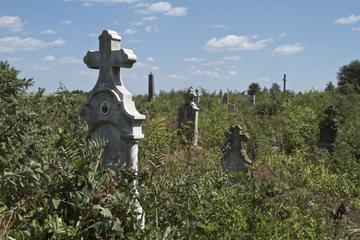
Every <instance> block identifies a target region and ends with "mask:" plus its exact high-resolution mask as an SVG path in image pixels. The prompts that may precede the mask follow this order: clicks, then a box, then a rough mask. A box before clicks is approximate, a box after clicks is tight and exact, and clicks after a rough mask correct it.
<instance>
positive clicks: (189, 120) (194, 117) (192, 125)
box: [178, 87, 199, 147]
mask: <svg viewBox="0 0 360 240" xmlns="http://www.w3.org/2000/svg"><path fill="white" fill-rule="evenodd" d="M196 96H197V95H196V93H195V91H194V89H193V88H192V87H190V88H189V89H188V90H187V93H186V95H185V103H184V105H182V106H181V107H180V108H179V113H178V114H179V115H178V121H179V122H178V123H179V128H180V129H181V131H182V132H183V133H184V134H185V136H186V138H187V140H188V141H189V142H191V143H192V146H194V147H196V146H198V120H199V108H198V106H197V105H196V103H195V101H196Z"/></svg>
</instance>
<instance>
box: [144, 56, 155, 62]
mask: <svg viewBox="0 0 360 240" xmlns="http://www.w3.org/2000/svg"><path fill="white" fill-rule="evenodd" d="M146 61H148V62H153V61H155V59H154V58H153V57H148V58H146Z"/></svg>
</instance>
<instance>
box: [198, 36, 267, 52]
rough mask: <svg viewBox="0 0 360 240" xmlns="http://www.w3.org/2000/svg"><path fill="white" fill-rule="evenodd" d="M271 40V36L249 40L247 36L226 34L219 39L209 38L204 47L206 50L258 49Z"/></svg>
mask: <svg viewBox="0 0 360 240" xmlns="http://www.w3.org/2000/svg"><path fill="white" fill-rule="evenodd" d="M272 41H273V40H272V39H271V38H269V39H262V40H258V41H251V39H250V38H248V37H247V36H237V35H227V36H225V37H223V38H220V39H216V38H212V39H210V40H209V41H208V42H207V43H206V44H205V46H204V48H205V49H206V50H208V51H219V50H227V51H237V50H258V49H262V48H264V47H266V45H267V44H268V43H270V42H272Z"/></svg>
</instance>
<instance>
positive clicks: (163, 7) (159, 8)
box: [144, 2, 172, 14]
mask: <svg viewBox="0 0 360 240" xmlns="http://www.w3.org/2000/svg"><path fill="white" fill-rule="evenodd" d="M171 7H172V5H171V4H170V3H169V2H157V3H153V4H151V5H150V6H149V7H147V8H146V9H145V10H144V11H145V13H147V14H151V13H165V12H167V11H170V10H171Z"/></svg>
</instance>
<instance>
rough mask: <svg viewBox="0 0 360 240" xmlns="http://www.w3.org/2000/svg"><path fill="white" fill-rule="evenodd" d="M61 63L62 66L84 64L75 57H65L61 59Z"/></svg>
mask: <svg viewBox="0 0 360 240" xmlns="http://www.w3.org/2000/svg"><path fill="white" fill-rule="evenodd" d="M59 63H60V64H80V63H82V61H81V60H80V59H78V58H75V57H70V56H65V57H61V58H59Z"/></svg>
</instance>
